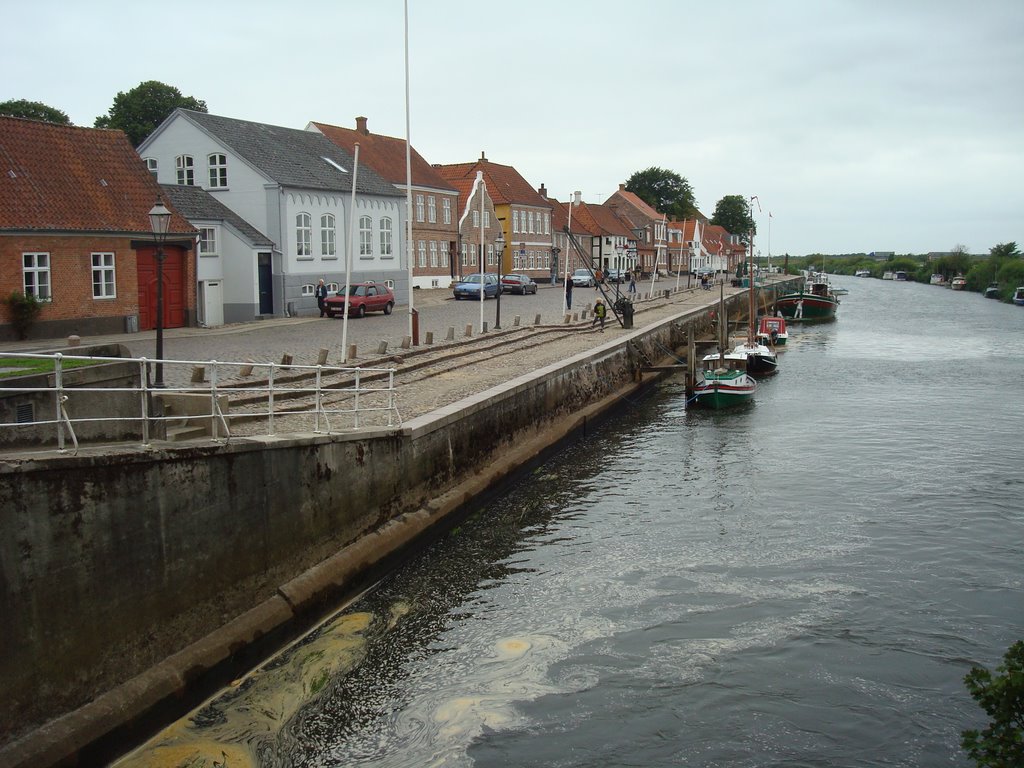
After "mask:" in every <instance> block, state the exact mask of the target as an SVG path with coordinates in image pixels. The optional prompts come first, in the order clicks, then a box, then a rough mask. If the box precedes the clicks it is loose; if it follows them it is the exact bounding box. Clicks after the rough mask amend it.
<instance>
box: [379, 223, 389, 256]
mask: <svg viewBox="0 0 1024 768" xmlns="http://www.w3.org/2000/svg"><path fill="white" fill-rule="evenodd" d="M380 255H381V256H383V257H384V258H386V259H390V258H391V256H392V253H391V219H390V218H389V217H387V216H385V217H384V218H383V219H381V220H380Z"/></svg>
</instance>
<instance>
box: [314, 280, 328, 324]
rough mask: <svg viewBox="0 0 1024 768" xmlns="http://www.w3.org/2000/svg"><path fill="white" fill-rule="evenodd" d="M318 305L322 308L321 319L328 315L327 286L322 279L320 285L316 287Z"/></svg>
mask: <svg viewBox="0 0 1024 768" xmlns="http://www.w3.org/2000/svg"><path fill="white" fill-rule="evenodd" d="M316 305H317V306H318V307H320V317H324V316H326V315H327V286H326V285H324V281H323V279H322V278H321V280H320V283H319V284H318V285H317V287H316Z"/></svg>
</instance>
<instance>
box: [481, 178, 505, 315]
mask: <svg viewBox="0 0 1024 768" xmlns="http://www.w3.org/2000/svg"><path fill="white" fill-rule="evenodd" d="M485 188H486V186H485V184H484V179H483V174H482V173H481V174H480V333H483V332H484V299H485V298H487V291H486V288H487V271H486V268H485V265H484V189H485ZM498 290H499V291H500V290H501V278H498Z"/></svg>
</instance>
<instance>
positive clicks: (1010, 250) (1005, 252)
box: [988, 242, 1020, 259]
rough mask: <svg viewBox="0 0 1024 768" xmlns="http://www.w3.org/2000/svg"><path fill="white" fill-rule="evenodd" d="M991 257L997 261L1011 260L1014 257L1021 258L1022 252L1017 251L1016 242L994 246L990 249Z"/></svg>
mask: <svg viewBox="0 0 1024 768" xmlns="http://www.w3.org/2000/svg"><path fill="white" fill-rule="evenodd" d="M988 252H989V255H990V256H992V258H995V259H1009V258H1011V257H1014V256H1020V251H1018V250H1017V243H1016V242H1009V243H1000V244H999V245H993V246H992V247H991V248H989V249H988Z"/></svg>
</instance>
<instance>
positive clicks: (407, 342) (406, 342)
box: [402, 336, 412, 349]
mask: <svg viewBox="0 0 1024 768" xmlns="http://www.w3.org/2000/svg"><path fill="white" fill-rule="evenodd" d="M411 346H412V336H403V337H402V349H409V348H410V347H411Z"/></svg>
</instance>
